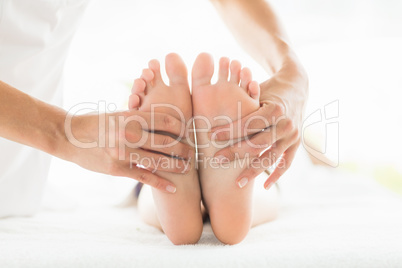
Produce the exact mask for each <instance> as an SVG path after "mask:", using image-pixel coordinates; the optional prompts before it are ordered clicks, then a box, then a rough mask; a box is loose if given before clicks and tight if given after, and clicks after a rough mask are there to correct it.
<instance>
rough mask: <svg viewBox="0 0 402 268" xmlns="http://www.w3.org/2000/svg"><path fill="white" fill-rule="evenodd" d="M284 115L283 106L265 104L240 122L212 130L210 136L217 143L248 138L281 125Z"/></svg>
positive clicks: (271, 103)
mask: <svg viewBox="0 0 402 268" xmlns="http://www.w3.org/2000/svg"><path fill="white" fill-rule="evenodd" d="M283 114H284V108H283V106H281V105H278V104H276V103H273V102H269V103H264V104H263V106H261V107H260V109H258V110H257V111H255V112H254V113H251V114H249V115H247V116H245V117H243V118H241V119H239V120H238V121H235V122H233V123H229V124H226V125H222V126H219V127H214V128H212V129H211V131H210V134H209V136H210V139H211V140H214V139H216V140H217V141H226V140H232V139H238V138H242V137H246V136H248V135H252V134H255V133H258V132H260V131H262V130H263V129H265V128H267V127H269V126H271V125H273V124H277V123H279V121H281V120H283V119H285V118H284V117H283V116H282V115H283ZM231 127H232V128H231Z"/></svg>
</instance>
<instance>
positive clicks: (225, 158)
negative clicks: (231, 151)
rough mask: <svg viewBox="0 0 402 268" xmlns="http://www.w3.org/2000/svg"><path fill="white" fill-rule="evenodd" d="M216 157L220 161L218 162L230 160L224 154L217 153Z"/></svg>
mask: <svg viewBox="0 0 402 268" xmlns="http://www.w3.org/2000/svg"><path fill="white" fill-rule="evenodd" d="M215 159H216V160H217V161H218V163H224V162H225V163H227V162H229V159H228V158H227V157H225V156H223V155H217V156H215Z"/></svg>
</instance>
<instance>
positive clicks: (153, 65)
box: [148, 59, 163, 83]
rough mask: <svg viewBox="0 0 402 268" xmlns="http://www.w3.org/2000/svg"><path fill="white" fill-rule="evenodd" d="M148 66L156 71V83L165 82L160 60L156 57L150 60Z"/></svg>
mask: <svg viewBox="0 0 402 268" xmlns="http://www.w3.org/2000/svg"><path fill="white" fill-rule="evenodd" d="M148 67H149V69H151V70H152V72H153V73H154V82H155V83H159V82H163V80H162V75H161V66H160V64H159V61H158V60H155V59H154V60H151V61H149V63H148Z"/></svg>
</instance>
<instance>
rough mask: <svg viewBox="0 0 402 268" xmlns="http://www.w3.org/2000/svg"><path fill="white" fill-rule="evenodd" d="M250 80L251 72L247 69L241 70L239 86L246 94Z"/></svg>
mask: <svg viewBox="0 0 402 268" xmlns="http://www.w3.org/2000/svg"><path fill="white" fill-rule="evenodd" d="M251 79H252V76H251V71H250V69H249V68H243V69H242V70H241V72H240V86H241V87H242V88H243V89H244V90H245V91H246V92H247V88H248V84H250V82H251Z"/></svg>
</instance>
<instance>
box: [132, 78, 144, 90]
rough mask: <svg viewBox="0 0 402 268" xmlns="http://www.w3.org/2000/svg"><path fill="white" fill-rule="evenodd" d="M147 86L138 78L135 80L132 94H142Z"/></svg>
mask: <svg viewBox="0 0 402 268" xmlns="http://www.w3.org/2000/svg"><path fill="white" fill-rule="evenodd" d="M146 86H147V84H146V83H145V81H144V79H141V78H137V79H135V80H134V83H133V87H132V88H131V93H134V94H136V93H142V92H144V90H145V87H146Z"/></svg>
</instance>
